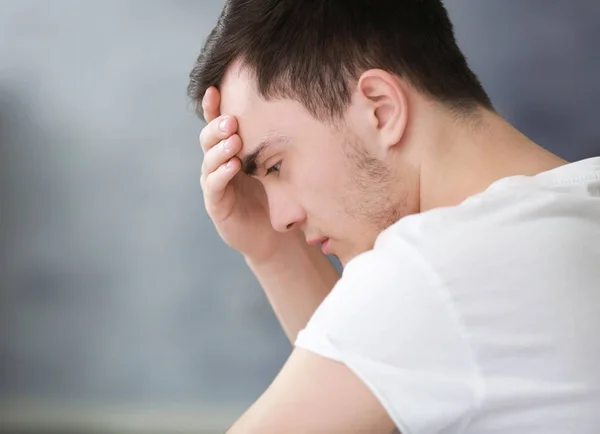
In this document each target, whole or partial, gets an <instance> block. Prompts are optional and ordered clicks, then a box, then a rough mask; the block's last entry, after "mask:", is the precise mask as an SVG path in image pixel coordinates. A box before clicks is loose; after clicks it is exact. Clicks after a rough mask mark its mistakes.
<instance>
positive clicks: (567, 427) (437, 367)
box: [188, 0, 600, 434]
mask: <svg viewBox="0 0 600 434" xmlns="http://www.w3.org/2000/svg"><path fill="white" fill-rule="evenodd" d="M190 78H191V82H190V85H189V89H188V90H189V94H190V96H191V97H192V98H193V99H194V100H195V101H196V102H198V103H199V105H200V104H201V107H202V110H199V111H201V113H202V114H203V116H204V118H205V119H206V120H207V121H208V122H209V123H208V125H207V126H206V127H205V128H204V129H203V130H202V133H201V135H200V142H201V146H202V149H203V150H204V151H205V156H204V161H203V164H202V175H201V185H202V188H203V191H204V200H205V205H206V208H207V211H208V213H209V215H210V217H211V218H212V220H213V222H214V224H215V227H216V229H217V231H218V232H219V234H220V235H221V237H222V238H223V240H224V241H225V242H226V243H227V244H229V245H230V246H231V247H232V248H234V249H236V250H238V251H240V252H241V253H242V254H243V255H244V257H245V259H246V261H247V263H248V265H249V266H250V267H251V269H252V270H253V272H254V273H255V274H256V276H257V278H258V280H259V281H260V283H261V284H262V286H263V288H264V290H265V293H266V295H267V297H268V300H269V302H270V303H271V305H272V306H273V309H274V311H275V313H276V315H277V317H278V319H279V321H280V322H281V324H282V326H283V328H284V330H285V332H286V334H287V336H288V337H289V338H290V341H291V342H292V343H293V344H295V348H294V350H293V352H292V354H291V356H290V358H289V360H288V361H287V363H286V364H285V366H284V367H283V369H282V370H281V372H280V373H279V375H278V376H277V378H276V379H275V380H274V382H273V384H272V385H271V386H270V387H269V388H268V389H267V391H266V392H265V393H264V394H263V395H262V396H261V397H260V399H258V401H257V402H256V403H255V404H254V405H253V406H252V407H251V408H250V409H249V410H248V411H247V412H246V413H245V414H244V415H243V416H242V417H241V418H240V419H239V420H238V421H237V422H236V423H235V424H234V426H233V427H232V428H231V429H230V431H229V432H230V433H267V434H270V433H390V432H398V431H399V432H402V433H404V434H429V433H444V434H450V433H465V434H468V433H478V434H487V433H528V434H542V433H543V434H549V433H578V434H581V433H596V432H598V426H600V411H599V410H600V369H598V360H600V339H598V337H597V330H598V329H600V158H591V159H588V160H584V161H580V162H575V163H570V164H569V163H567V162H566V161H564V160H562V159H560V158H559V157H557V156H555V155H553V154H551V153H550V152H547V151H546V150H544V149H543V148H542V147H540V146H538V145H537V144H535V143H533V142H532V141H531V140H530V139H528V138H527V137H525V136H524V135H522V134H521V133H520V132H519V131H517V130H516V129H515V128H513V127H512V126H511V125H509V124H508V123H507V122H506V121H505V120H503V119H502V118H501V117H500V116H499V115H498V114H497V113H496V112H495V111H494V108H493V106H492V104H491V102H490V100H489V98H488V96H487V95H486V93H485V91H484V90H483V88H482V86H481V85H480V83H479V81H478V79H477V77H476V76H475V74H473V72H472V71H471V70H470V69H469V67H468V66H467V62H466V60H465V58H464V56H463V55H462V53H461V52H460V50H459V48H458V47H457V46H456V42H455V40H454V36H453V29H452V25H451V23H450V21H449V19H448V16H447V13H446V10H445V9H444V7H443V5H442V3H441V2H440V1H439V0H379V1H376V2H373V1H369V2H368V1H364V0H363V1H359V0H303V1H297V0H252V1H248V0H230V1H228V2H227V4H226V5H225V8H224V9H223V13H222V15H221V16H220V18H219V20H218V23H217V26H216V27H215V29H214V30H213V32H212V33H211V34H210V36H209V38H208V40H207V42H206V45H205V47H204V49H203V50H202V53H201V55H200V57H199V59H198V61H197V63H196V65H195V66H194V68H193V70H192V72H191V75H190ZM323 253H326V254H333V255H336V256H337V257H338V258H339V259H340V261H341V263H342V264H343V266H344V272H343V276H342V277H341V278H340V277H339V276H338V274H337V273H336V271H335V269H334V268H333V266H332V265H331V264H330V262H329V261H328V260H327V258H326V257H325V255H324V254H323ZM338 279H339V280H338Z"/></svg>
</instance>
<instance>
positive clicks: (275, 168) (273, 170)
mask: <svg viewBox="0 0 600 434" xmlns="http://www.w3.org/2000/svg"><path fill="white" fill-rule="evenodd" d="M277 166H279V167H277ZM280 166H281V161H279V162H277V163H275V164H274V165H272V166H271V167H269V168H268V169H267V175H269V174H271V173H273V172H279V171H280V170H281V167H280Z"/></svg>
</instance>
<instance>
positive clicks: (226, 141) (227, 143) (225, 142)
mask: <svg viewBox="0 0 600 434" xmlns="http://www.w3.org/2000/svg"><path fill="white" fill-rule="evenodd" d="M221 146H222V147H223V150H224V151H225V152H227V151H229V149H231V147H230V146H229V139H227V140H223V141H222V142H221Z"/></svg>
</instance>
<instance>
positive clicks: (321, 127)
mask: <svg viewBox="0 0 600 434" xmlns="http://www.w3.org/2000/svg"><path fill="white" fill-rule="evenodd" d="M217 103H220V104H218V105H219V107H216V106H217ZM203 107H204V112H205V117H206V118H207V120H209V121H210V122H209V124H208V126H207V127H206V128H205V129H204V130H203V132H202V134H201V138H200V141H201V145H202V148H203V150H204V151H205V157H204V163H203V168H202V177H201V184H202V188H203V191H204V199H205V203H206V208H207V211H208V213H209V215H210V217H211V218H212V220H213V222H214V223H215V226H216V228H217V230H218V231H219V233H220V234H221V236H222V237H223V239H224V240H225V242H227V243H228V244H229V245H230V246H232V247H233V248H235V249H237V250H239V251H240V252H241V253H242V254H243V255H244V256H245V257H246V260H247V261H248V263H249V265H250V266H251V268H252V269H253V271H254V272H255V274H256V275H257V277H258V278H259V280H260V281H261V284H263V288H264V289H265V292H266V293H267V297H269V301H270V302H271V304H272V305H273V307H274V309H275V311H276V313H277V315H278V318H279V319H280V321H281V322H282V324H283V326H284V329H285V330H286V333H287V334H288V336H289V337H290V340H291V341H292V342H293V340H294V337H295V335H296V333H297V332H298V330H300V329H301V328H302V327H303V326H304V325H305V324H306V322H307V321H308V318H309V317H310V315H311V313H312V312H314V309H316V307H317V306H318V304H319V303H320V301H321V300H322V299H323V298H324V297H325V296H326V295H327V293H328V291H329V290H330V288H331V286H332V285H333V283H334V282H335V281H336V280H337V276H335V274H334V273H332V272H331V268H327V265H325V263H323V262H321V263H319V264H318V265H317V263H318V261H319V260H322V259H323V256H322V255H320V256H319V255H315V252H314V250H312V251H311V250H310V247H309V246H306V243H305V242H304V241H303V240H304V239H308V240H314V239H320V238H322V237H327V238H329V239H330V244H329V248H330V253H333V254H335V255H337V256H338V257H339V259H340V260H341V262H342V264H346V263H348V261H351V260H352V259H353V258H354V257H356V256H357V255H359V254H360V253H362V252H364V251H366V250H369V249H371V248H372V247H373V244H374V242H375V239H376V237H377V235H378V234H379V233H380V232H381V231H382V230H383V229H385V228H386V227H388V226H389V225H391V224H393V223H394V222H396V221H397V220H399V219H400V218H402V217H403V216H406V215H408V214H413V213H418V212H423V211H426V210H428V209H431V208H436V207H441V206H452V205H457V204H459V203H460V202H462V201H463V200H465V199H466V198H467V197H469V196H471V195H473V194H476V193H479V192H481V191H483V190H484V189H485V188H486V187H487V186H489V185H490V184H491V183H493V182H494V181H496V180H498V179H501V178H504V177H507V176H512V175H534V174H537V173H540V172H542V171H546V170H550V169H552V168H555V167H557V166H560V165H562V164H565V163H566V162H565V161H564V160H561V159H560V158H558V157H556V156H555V155H553V154H551V153H549V152H547V151H545V150H544V149H542V148H541V147H539V146H538V145H536V144H535V143H533V142H532V141H531V140H529V139H528V138H527V137H525V136H524V135H522V134H521V133H520V132H518V131H517V130H516V129H514V128H513V127H512V126H511V125H509V124H508V123H507V122H505V121H504V120H503V119H502V118H501V117H500V116H498V115H497V114H496V113H493V112H490V111H487V110H484V109H481V110H480V111H479V112H478V113H476V114H473V115H470V116H469V117H465V116H460V115H458V114H457V113H453V112H451V111H449V110H448V109H446V108H445V107H443V106H442V105H441V104H439V103H437V102H435V101H432V100H430V99H428V98H427V97H425V96H423V95H422V94H420V93H419V92H418V91H416V90H415V89H414V88H413V87H412V86H411V85H410V84H409V83H407V82H404V81H402V80H401V79H399V78H398V77H396V76H393V75H391V74H389V73H387V72H385V71H381V70H369V71H366V72H364V73H363V74H362V75H361V77H360V78H359V79H358V80H357V82H356V84H355V86H354V90H353V95H352V100H351V104H350V106H349V107H348V108H347V110H346V113H345V115H344V117H343V119H339V120H337V121H335V122H320V121H318V120H316V119H314V118H313V117H312V116H311V115H310V114H308V113H307V112H306V110H305V109H304V108H303V107H302V106H301V105H300V104H299V103H297V102H295V101H291V100H286V99H278V100H270V101H266V100H264V99H263V98H261V97H260V96H259V95H258V93H257V92H256V87H255V85H254V79H253V77H252V75H251V74H250V73H249V72H248V71H247V70H245V69H244V68H240V65H239V64H234V65H232V67H231V68H230V69H229V71H228V72H227V74H226V76H225V79H224V81H223V83H222V86H221V88H220V95H219V92H217V91H216V89H209V91H208V92H207V95H206V96H205V99H204V102H203ZM221 113H224V115H221ZM222 121H225V123H224V125H223V126H224V129H223V131H220V130H219V124H221V122H222ZM223 139H227V140H226V141H227V143H228V145H229V149H228V150H225V149H224V148H223V147H222V145H221V143H222V142H221V140H223ZM265 143H269V146H267V147H263V145H265ZM261 148H262V150H261V152H258V150H259V149H261ZM244 172H246V173H244ZM248 174H251V175H252V176H249V175H248ZM319 258H320V259H319ZM290 273H291V274H290ZM294 273H295V274H294ZM282 276H285V279H284V278H283V277H282ZM364 290H365V291H368V290H369V288H364ZM307 300H310V301H307ZM302 303H304V304H303V305H302ZM300 305H302V308H300V309H294V306H300ZM298 311H300V312H301V314H299V313H298ZM393 429H394V423H393V421H392V420H391V419H390V417H389V416H388V414H387V412H386V411H385V409H384V407H383V405H382V404H381V403H380V402H379V400H378V399H377V398H376V397H375V395H374V394H373V393H372V392H371V391H370V389H369V388H368V386H367V385H366V384H364V383H363V382H362V381H361V380H360V379H359V378H358V377H357V376H356V375H355V374H354V373H353V372H352V371H351V370H350V369H348V367H346V366H345V365H343V364H341V363H338V362H335V361H333V360H329V359H326V358H323V357H321V356H318V355H316V354H313V353H311V352H309V351H306V350H303V349H300V348H296V349H294V350H293V352H292V354H291V356H290V358H289V359H288V361H287V362H286V364H285V365H284V367H283V368H282V370H281V372H280V373H279V375H278V376H277V378H276V379H275V380H274V382H273V383H272V385H271V386H270V387H269V388H268V389H267V391H266V392H265V393H264V394H263V395H262V396H261V397H260V398H259V399H258V400H257V402H256V403H255V404H254V405H253V406H252V407H250V409H249V410H248V411H247V412H246V413H245V414H244V415H243V416H242V417H241V418H240V419H239V420H238V421H237V422H236V423H235V424H234V425H233V426H232V427H231V429H230V430H229V431H228V432H229V433H234V434H237V433H261V434H263V433H266V434H269V433H273V434H274V433H281V432H285V433H307V432H310V433H338V432H339V433H357V434H358V433H390V432H392V431H393Z"/></svg>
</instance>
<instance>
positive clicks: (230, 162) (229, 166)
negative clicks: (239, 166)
mask: <svg viewBox="0 0 600 434" xmlns="http://www.w3.org/2000/svg"><path fill="white" fill-rule="evenodd" d="M225 167H226V168H227V169H231V168H232V167H233V161H232V160H229V161H228V162H227V164H226V165H225Z"/></svg>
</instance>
